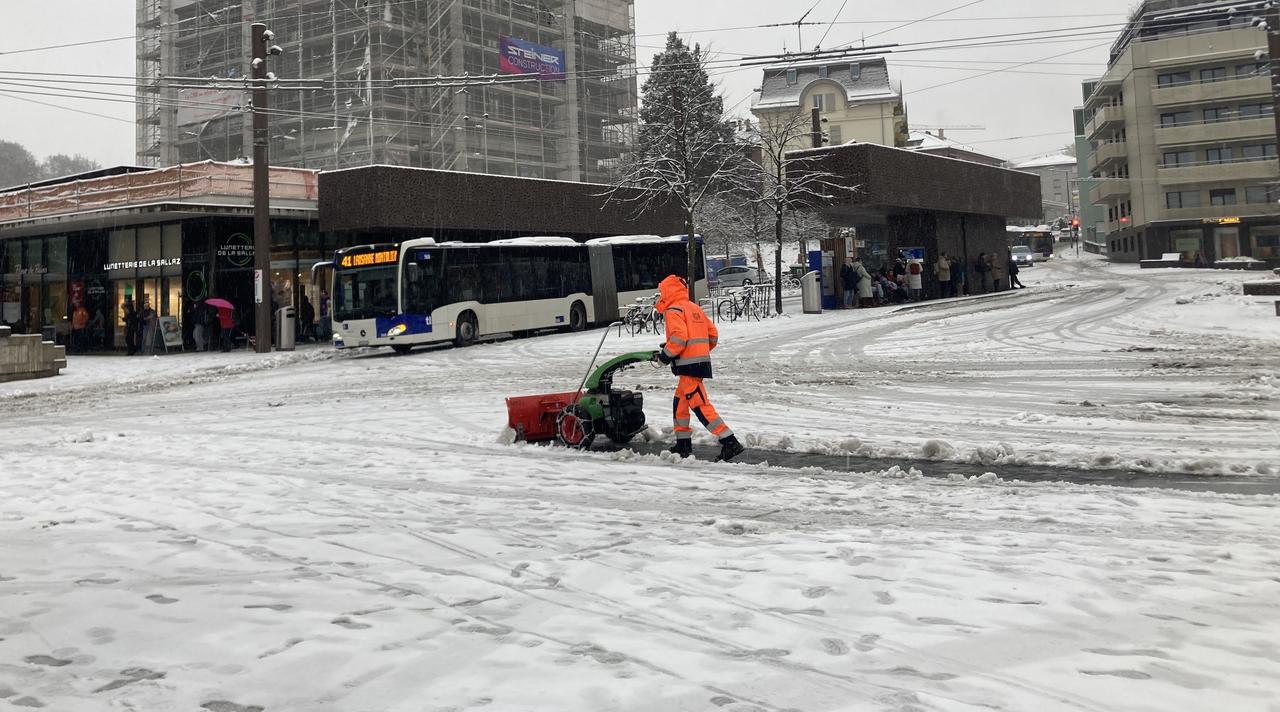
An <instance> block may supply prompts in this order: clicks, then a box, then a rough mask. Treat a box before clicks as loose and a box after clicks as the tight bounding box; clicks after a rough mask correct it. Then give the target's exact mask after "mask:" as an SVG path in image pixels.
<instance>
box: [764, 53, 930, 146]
mask: <svg viewBox="0 0 1280 712" xmlns="http://www.w3.org/2000/svg"><path fill="white" fill-rule="evenodd" d="M815 108H816V109H818V110H819V111H820V112H821V114H822V118H823V119H825V120H826V121H825V122H824V123H823V124H822V128H823V132H824V134H825V139H826V141H825V142H826V144H827V145H830V146H836V145H839V144H842V143H850V142H859V143H875V144H879V145H882V146H895V147H898V148H902V147H903V146H905V145H906V144H907V138H908V135H907V112H906V108H905V107H904V105H903V103H902V88H901V86H897V85H895V84H894V83H893V82H891V81H890V80H889V67H888V64H887V63H886V62H885V60H884V58H883V57H857V58H853V59H843V60H804V61H795V62H784V63H779V64H773V65H769V66H767V67H765V68H764V81H763V83H762V84H761V85H760V96H759V97H758V98H757V100H756V103H755V104H754V105H752V107H751V113H752V114H754V115H755V117H756V118H757V119H758V120H760V121H761V122H767V121H769V119H771V118H773V119H776V118H777V117H778V116H779V115H781V114H785V115H795V114H797V113H803V114H804V115H806V116H808V115H809V113H810V111H811V110H812V109H815ZM812 145H813V144H812V139H811V136H810V135H809V134H805V135H803V136H799V137H797V139H796V140H795V145H794V146H793V147H792V148H797V149H799V148H810V147H812Z"/></svg>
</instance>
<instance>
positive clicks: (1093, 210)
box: [1071, 82, 1107, 253]
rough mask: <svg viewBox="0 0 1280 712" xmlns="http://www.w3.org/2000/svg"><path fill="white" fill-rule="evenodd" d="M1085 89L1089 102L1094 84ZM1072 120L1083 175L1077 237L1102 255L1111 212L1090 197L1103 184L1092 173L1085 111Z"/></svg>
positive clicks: (1077, 112) (1074, 112)
mask: <svg viewBox="0 0 1280 712" xmlns="http://www.w3.org/2000/svg"><path fill="white" fill-rule="evenodd" d="M1081 90H1082V93H1083V94H1084V98H1085V100H1088V98H1089V96H1090V95H1091V94H1093V83H1092V82H1085V83H1084V84H1083V85H1082V86H1081ZM1071 119H1072V123H1073V124H1074V126H1075V147H1076V174H1077V175H1079V176H1080V178H1079V180H1078V181H1077V182H1076V195H1077V197H1078V198H1079V200H1077V201H1076V218H1077V219H1078V220H1079V221H1080V223H1079V225H1078V226H1077V232H1076V234H1077V235H1078V236H1079V238H1080V241H1081V243H1082V244H1083V245H1084V249H1086V250H1088V251H1089V252H1093V253H1101V252H1104V251H1105V250H1106V242H1107V211H1106V208H1105V207H1104V206H1101V205H1097V204H1095V203H1091V202H1089V194H1090V192H1091V191H1092V190H1093V189H1094V188H1096V187H1098V185H1099V182H1098V181H1096V180H1094V179H1093V177H1092V176H1091V175H1090V171H1089V159H1090V157H1091V156H1092V155H1093V146H1092V145H1091V144H1090V143H1089V139H1088V138H1087V137H1086V136H1085V125H1086V124H1087V123H1088V120H1087V119H1086V118H1085V114H1084V109H1073V110H1072V112H1071Z"/></svg>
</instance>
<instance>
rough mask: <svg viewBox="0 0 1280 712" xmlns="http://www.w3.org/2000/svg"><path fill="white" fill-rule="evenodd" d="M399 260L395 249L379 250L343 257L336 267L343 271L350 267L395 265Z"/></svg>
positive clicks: (398, 253)
mask: <svg viewBox="0 0 1280 712" xmlns="http://www.w3.org/2000/svg"><path fill="white" fill-rule="evenodd" d="M399 259H400V252H399V251H398V250H395V249H391V250H379V251H377V252H357V253H354V254H349V255H343V256H342V259H341V260H339V262H338V266H339V267H342V268H344V269H349V268H351V267H372V266H374V265H389V264H395V263H396V262H397V261H398V260H399Z"/></svg>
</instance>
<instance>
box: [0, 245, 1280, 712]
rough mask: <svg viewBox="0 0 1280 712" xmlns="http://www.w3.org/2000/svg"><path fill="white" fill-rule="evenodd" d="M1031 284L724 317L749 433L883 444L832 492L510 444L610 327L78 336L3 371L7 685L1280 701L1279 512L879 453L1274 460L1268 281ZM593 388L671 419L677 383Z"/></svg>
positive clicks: (49, 692) (1167, 276)
mask: <svg viewBox="0 0 1280 712" xmlns="http://www.w3.org/2000/svg"><path fill="white" fill-rule="evenodd" d="M1021 276H1022V277H1023V281H1024V282H1025V283H1027V284H1028V285H1029V286H1030V288H1029V289H1027V290H1019V291H1017V292H1014V293H1010V294H1008V295H999V296H994V297H990V298H981V299H969V300H956V301H954V302H950V303H932V304H925V305H920V306H917V307H914V308H907V309H897V310H895V309H889V308H881V309H872V310H855V311H851V312H839V313H828V314H823V315H802V314H799V313H798V309H795V310H794V311H795V313H793V314H792V315H790V316H788V317H784V318H780V319H772V320H768V321H765V322H750V323H744V322H736V323H732V324H721V330H722V337H721V342H722V346H721V347H720V348H718V349H717V350H716V352H715V362H716V373H717V377H716V378H715V379H714V380H713V381H711V382H710V383H709V384H708V385H709V390H710V396H711V398H712V400H713V401H714V402H715V403H716V405H717V407H718V408H719V410H720V411H721V413H722V415H724V416H725V418H726V419H727V420H728V422H729V424H730V425H731V426H732V427H733V428H734V429H735V430H736V431H737V432H738V433H739V434H740V436H741V437H742V438H743V440H744V442H746V443H748V445H749V446H752V447H756V448H764V449H783V450H790V451H795V452H801V453H803V452H827V453H839V452H845V453H851V454H852V453H857V454H863V455H870V456H875V457H880V458H883V459H884V460H885V462H886V465H885V467H884V468H883V469H882V470H880V471H876V472H867V473H859V474H850V473H840V472H831V471H827V470H823V469H821V468H818V467H809V468H803V469H794V468H782V467H770V466H767V465H742V464H737V465H735V464H715V463H708V462H702V461H675V460H672V459H670V458H664V457H657V456H652V455H640V454H637V453H634V452H631V451H625V450H624V451H621V452H585V453H584V452H576V451H568V450H564V449H560V448H552V447H543V446H536V445H527V444H511V445H508V444H502V443H500V442H498V434H499V432H500V431H501V429H502V426H503V425H504V424H505V420H506V416H505V410H504V404H503V398H504V397H505V396H509V395H526V394H534V393H541V392H554V391H562V390H569V389H572V388H573V387H574V386H575V385H576V384H577V381H578V380H579V379H580V378H581V375H582V372H583V371H584V370H585V368H586V365H587V363H586V362H587V360H588V359H589V358H590V354H591V352H592V351H594V349H595V345H596V343H597V342H598V341H599V339H600V337H601V335H602V332H601V331H593V332H587V333H584V334H558V335H548V336H541V337H536V338H528V339H517V340H507V341H501V342H497V343H490V344H482V345H480V346H476V347H473V348H469V349H461V350H455V349H438V350H432V351H426V352H420V353H414V354H411V355H408V356H404V357H399V356H394V355H392V354H390V353H389V352H358V351H357V352H340V353H335V352H333V351H332V350H329V349H323V348H317V347H310V348H304V349H303V350H300V351H298V352H294V353H289V354H275V355H272V356H269V357H262V356H257V355H254V354H249V353H243V352H236V353H231V354H220V353H212V354H185V355H179V354H174V355H168V356H162V357H155V358H140V357H132V358H125V357H85V358H74V357H73V358H72V360H71V363H70V364H69V367H68V369H67V370H66V372H65V374H64V375H62V376H59V377H56V378H53V379H45V380H41V381H28V382H21V383H9V384H0V413H3V415H2V416H0V417H3V422H4V428H3V429H0V453H3V454H2V455H0V538H2V539H3V541H4V546H3V549H0V699H3V700H6V701H8V702H9V703H10V704H13V705H16V706H18V707H32V708H34V707H41V706H42V707H44V708H46V709H54V710H96V709H105V708H120V709H139V710H201V709H204V710H211V711H213V712H245V711H248V710H266V711H270V712H277V711H281V710H297V711H302V710H306V711H308V712H312V711H334V712H337V711H342V712H359V711H365V710H368V711H373V710H378V711H383V710H387V711H393V710H394V711H399V710H405V711H408V710H413V711H415V712H416V711H419V710H431V711H437V710H464V709H481V708H483V709H486V710H592V711H594V710H658V709H661V710H714V709H722V710H730V711H733V712H744V711H746V710H806V711H817V710H847V709H867V710H900V711H903V712H905V711H907V710H930V711H933V710H938V711H947V712H950V711H953V710H978V709H1002V710H1032V709H1034V710H1152V711H1155V710H1162V711H1163V710H1170V709H1210V708H1212V709H1222V710H1232V711H1235V710H1259V711H1268V712H1274V710H1276V709H1280V708H1277V706H1276V704H1277V703H1276V699H1277V698H1276V692H1275V691H1276V690H1277V689H1280V642H1278V641H1277V639H1276V636H1275V631H1276V630H1277V629H1280V574H1278V573H1277V572H1278V571H1280V555H1278V554H1277V553H1276V552H1277V551H1280V526H1278V522H1280V518H1278V517H1277V515H1278V514H1280V496H1240V495H1222V494H1203V493H1191V492H1183V491H1177V490H1143V489H1137V490H1135V489H1125V490H1121V489H1118V488H1111V487H1097V486H1078V485H1069V484H1027V483H1021V482H1015V481H1008V480H1005V479H1002V478H1000V477H998V476H996V475H995V474H987V475H983V476H981V477H964V476H960V475H953V476H952V477H950V478H943V479H937V478H926V477H923V476H922V473H921V472H919V471H916V470H913V469H910V468H906V469H904V468H902V467H898V466H894V465H893V464H892V461H893V460H894V458H903V459H906V458H908V456H909V457H910V459H919V458H921V457H923V458H926V459H931V460H935V461H936V462H937V466H938V468H940V469H939V471H945V468H946V465H947V463H948V462H959V461H965V462H980V463H986V464H990V465H992V466H995V465H998V464H999V463H1001V462H1046V463H1055V464H1060V465H1069V466H1076V467H1082V468H1093V469H1100V470H1107V469H1116V468H1129V469H1134V468H1137V469H1149V470H1152V471H1160V470H1165V471H1176V472H1183V473H1188V474H1189V475H1192V476H1200V475H1203V476H1212V475H1215V474H1227V473H1234V474H1241V475H1249V476H1255V477H1260V478H1275V477H1277V476H1278V474H1277V473H1278V472H1280V424H1278V423H1277V421H1278V420H1280V414H1278V412H1277V407H1276V403H1277V398H1280V392H1278V391H1280V376H1277V375H1276V374H1277V373H1280V368H1278V367H1280V357H1278V356H1277V351H1276V346H1277V345H1278V344H1280V329H1277V327H1276V323H1277V322H1280V319H1278V318H1277V317H1275V316H1274V314H1273V313H1266V314H1263V313H1260V309H1259V308H1256V307H1258V305H1257V304H1255V303H1254V301H1252V300H1253V298H1245V297H1242V296H1241V295H1240V292H1239V289H1238V283H1239V281H1241V280H1243V279H1256V278H1257V277H1256V275H1251V276H1245V275H1241V274H1238V273H1224V272H1221V271H1211V270H1161V271H1157V270H1141V271H1139V270H1138V269H1137V267H1136V266H1132V267H1130V266H1120V265H1109V264H1106V263H1104V262H1101V261H1099V260H1096V259H1094V258H1091V257H1085V258H1081V259H1060V260H1053V261H1050V262H1049V263H1047V264H1041V265H1037V266H1036V267H1035V268H1033V269H1029V270H1025V271H1024V272H1023V274H1022V275H1021ZM1179 299H1190V300H1191V301H1190V302H1189V303H1185V304H1179V303H1178V300H1179ZM1188 309H1192V310H1203V311H1201V312H1198V313H1197V312H1188V311H1186V310H1188ZM1217 327H1226V328H1225V329H1224V328H1217ZM656 344H657V341H656V339H655V337H653V336H652V335H648V336H636V337H629V336H627V335H626V334H625V333H624V334H623V335H621V336H620V337H619V336H618V335H617V334H616V333H615V334H611V335H610V336H609V337H608V340H607V341H606V344H605V353H606V354H608V353H620V352H623V351H630V350H636V349H648V348H653V347H654V346H656ZM619 381H620V382H626V384H627V385H633V386H636V387H639V388H640V389H642V390H643V392H644V394H645V396H646V399H647V400H648V408H647V413H648V415H649V418H650V420H651V422H652V423H653V424H654V426H655V428H656V429H659V430H660V433H659V434H660V436H661V437H668V438H669V437H670V423H669V415H667V407H666V406H665V405H664V404H666V403H669V402H670V401H669V400H668V399H669V397H670V396H669V393H670V390H671V387H672V385H673V380H672V379H671V377H670V375H669V374H668V373H666V372H665V371H663V370H659V369H651V368H649V367H647V366H644V367H640V368H637V369H633V370H631V371H628V372H626V373H625V374H623V376H621V377H620V378H619ZM701 437H704V438H705V437H706V436H705V435H701Z"/></svg>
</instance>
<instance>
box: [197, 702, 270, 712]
mask: <svg viewBox="0 0 1280 712" xmlns="http://www.w3.org/2000/svg"><path fill="white" fill-rule="evenodd" d="M200 709H203V710H208V711H209V712H263V710H264V709H265V708H264V707H261V706H259V705H238V704H236V703H234V702H228V701H226V700H213V701H211V702H206V703H204V704H202V705H200Z"/></svg>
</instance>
